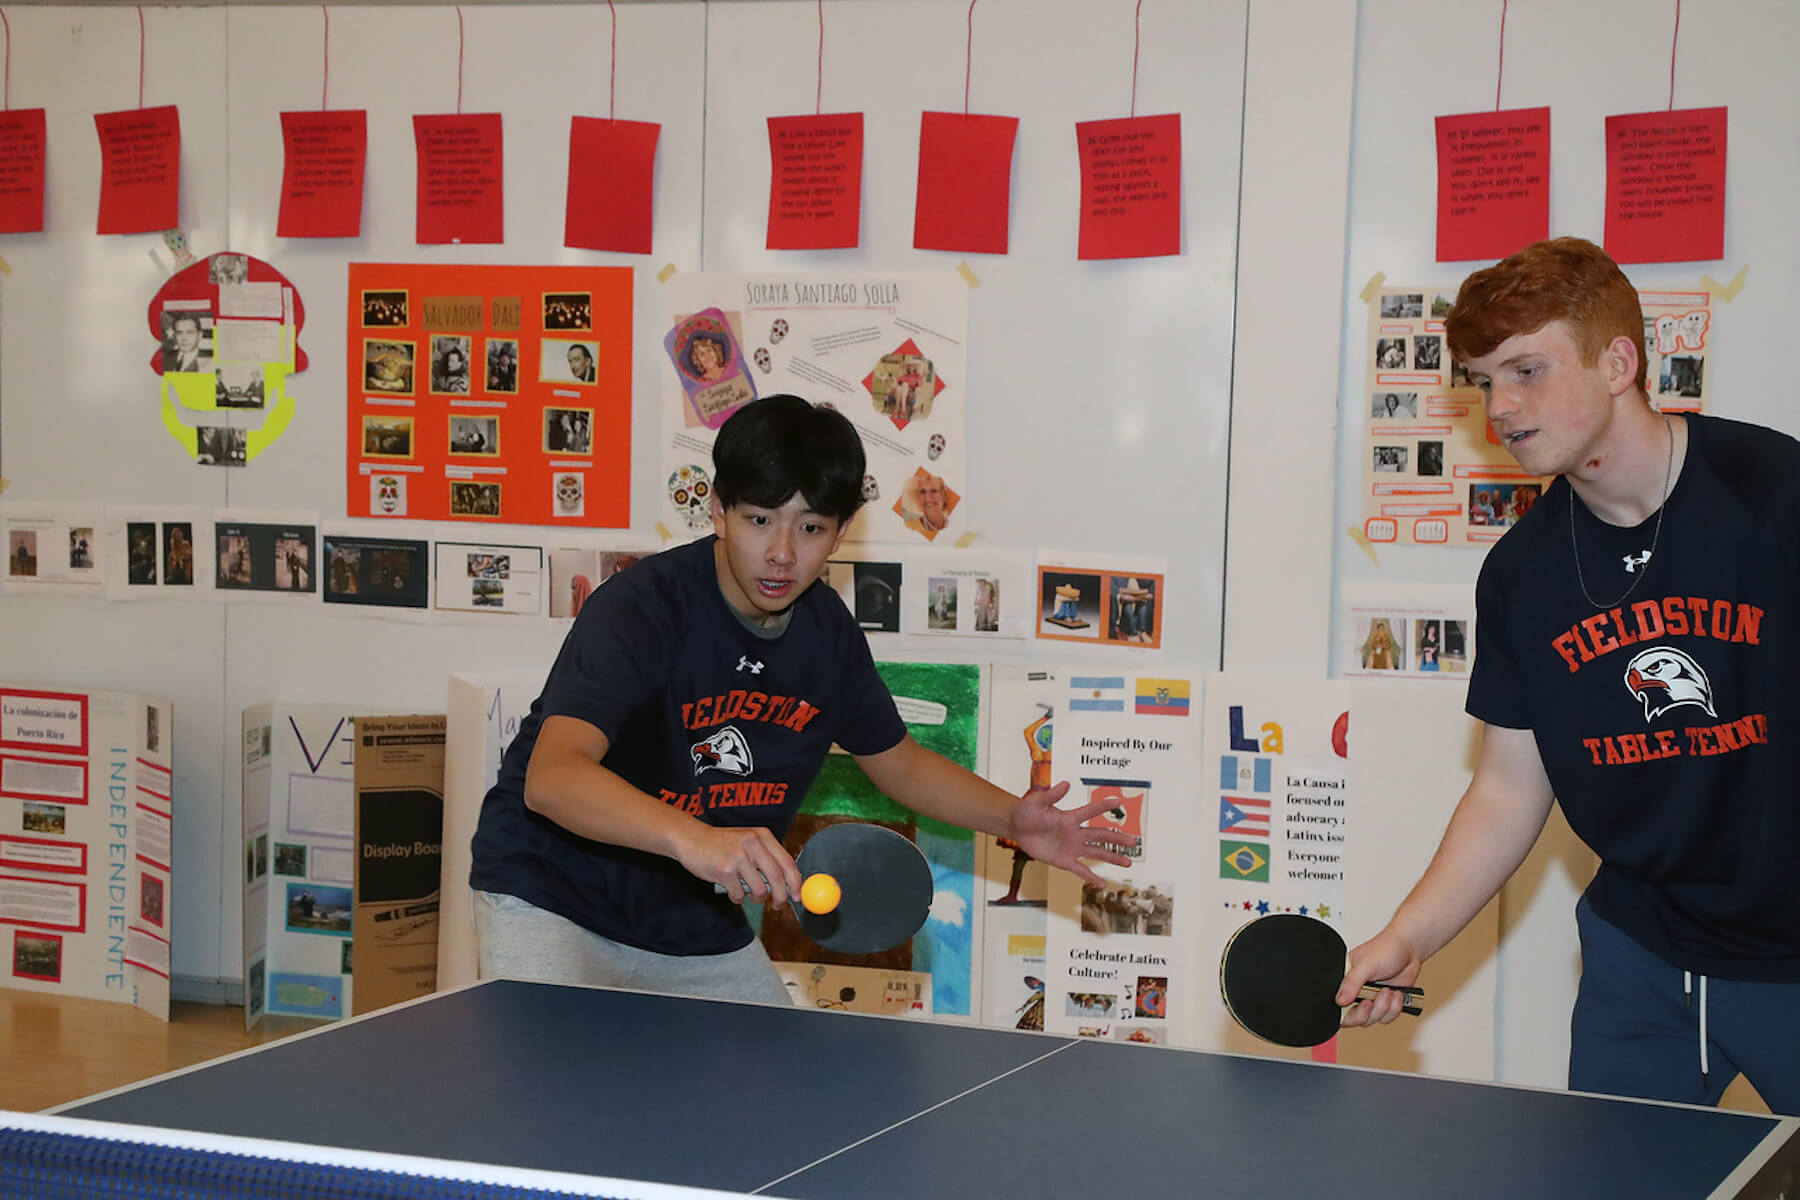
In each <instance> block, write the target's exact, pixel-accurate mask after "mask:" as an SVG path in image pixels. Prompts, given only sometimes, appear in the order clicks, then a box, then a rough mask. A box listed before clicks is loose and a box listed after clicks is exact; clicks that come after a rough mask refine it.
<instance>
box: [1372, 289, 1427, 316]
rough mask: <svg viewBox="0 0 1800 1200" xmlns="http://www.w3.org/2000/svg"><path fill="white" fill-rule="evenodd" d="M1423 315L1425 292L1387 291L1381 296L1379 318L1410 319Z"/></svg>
mask: <svg viewBox="0 0 1800 1200" xmlns="http://www.w3.org/2000/svg"><path fill="white" fill-rule="evenodd" d="M1424 315H1425V293H1423V292H1389V293H1387V294H1386V295H1384V296H1382V298H1381V319H1382V320H1384V321H1410V320H1416V319H1418V318H1419V317H1422V316H1424Z"/></svg>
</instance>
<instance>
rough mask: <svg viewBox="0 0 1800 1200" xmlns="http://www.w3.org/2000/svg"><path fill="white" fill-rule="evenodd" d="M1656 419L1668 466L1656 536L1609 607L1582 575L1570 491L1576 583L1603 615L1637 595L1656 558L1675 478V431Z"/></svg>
mask: <svg viewBox="0 0 1800 1200" xmlns="http://www.w3.org/2000/svg"><path fill="white" fill-rule="evenodd" d="M1656 415H1657V416H1659V417H1661V418H1662V423H1663V431H1664V432H1665V433H1667V434H1668V435H1669V462H1668V465H1667V466H1665V467H1664V468H1663V490H1662V501H1661V503H1659V504H1658V505H1657V506H1656V532H1654V533H1652V534H1651V535H1650V549H1649V550H1647V551H1645V552H1644V559H1643V562H1642V563H1641V564H1639V566H1638V569H1637V575H1636V577H1635V578H1633V579H1632V581H1631V586H1629V587H1627V588H1626V589H1625V592H1624V594H1623V595H1621V596H1620V597H1619V598H1618V599H1617V600H1614V601H1613V602H1612V603H1611V604H1602V603H1600V601H1598V600H1596V599H1594V593H1592V592H1590V591H1588V585H1587V578H1586V576H1584V575H1582V573H1581V545H1580V543H1579V542H1577V541H1576V538H1575V500H1576V497H1575V489H1574V488H1573V487H1571V488H1570V489H1569V549H1570V551H1572V552H1573V553H1574V555H1575V582H1577V583H1579V584H1580V585H1581V594H1582V595H1583V596H1586V597H1587V602H1588V603H1589V604H1591V605H1593V606H1594V607H1595V608H1597V609H1600V610H1602V611H1604V610H1606V609H1609V608H1616V607H1618V606H1619V605H1621V604H1623V603H1625V601H1626V600H1628V599H1630V598H1631V593H1633V592H1635V591H1637V586H1638V584H1640V583H1642V582H1644V576H1646V575H1648V574H1649V573H1650V559H1651V558H1652V557H1654V556H1655V554H1656V543H1657V542H1658V541H1659V540H1661V538H1662V523H1663V514H1664V513H1665V512H1667V511H1668V509H1669V484H1670V482H1671V481H1672V480H1673V479H1674V478H1675V427H1674V426H1673V425H1671V424H1669V414H1668V413H1666V412H1660V411H1659V412H1658V413H1657V414H1656Z"/></svg>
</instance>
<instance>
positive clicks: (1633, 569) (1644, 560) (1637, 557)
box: [1625, 550, 1650, 575]
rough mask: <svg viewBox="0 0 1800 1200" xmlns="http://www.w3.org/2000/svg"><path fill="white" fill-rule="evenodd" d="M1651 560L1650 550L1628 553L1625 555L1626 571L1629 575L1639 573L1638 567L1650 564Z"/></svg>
mask: <svg viewBox="0 0 1800 1200" xmlns="http://www.w3.org/2000/svg"><path fill="white" fill-rule="evenodd" d="M1649 561H1650V552H1649V551H1648V550H1646V551H1644V552H1643V553H1642V554H1627V555H1626V556H1625V573H1626V574H1627V575H1635V574H1637V570H1638V568H1639V567H1641V566H1644V565H1646V564H1648V563H1649Z"/></svg>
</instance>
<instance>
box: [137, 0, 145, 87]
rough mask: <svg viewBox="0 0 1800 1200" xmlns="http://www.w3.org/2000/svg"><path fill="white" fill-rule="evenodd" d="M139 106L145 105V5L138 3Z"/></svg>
mask: <svg viewBox="0 0 1800 1200" xmlns="http://www.w3.org/2000/svg"><path fill="white" fill-rule="evenodd" d="M137 10H138V107H139V108H142V107H144V6H143V5H141V4H140V5H138V6H137Z"/></svg>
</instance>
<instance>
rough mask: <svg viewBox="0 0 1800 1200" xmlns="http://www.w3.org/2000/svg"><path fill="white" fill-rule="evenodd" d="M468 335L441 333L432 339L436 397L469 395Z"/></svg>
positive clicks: (432, 374) (432, 377)
mask: <svg viewBox="0 0 1800 1200" xmlns="http://www.w3.org/2000/svg"><path fill="white" fill-rule="evenodd" d="M469 343H470V339H469V336H468V335H467V334H461V333H439V334H434V335H433V336H432V339H431V392H432V394H433V395H435V396H466V395H468V394H469Z"/></svg>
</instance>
